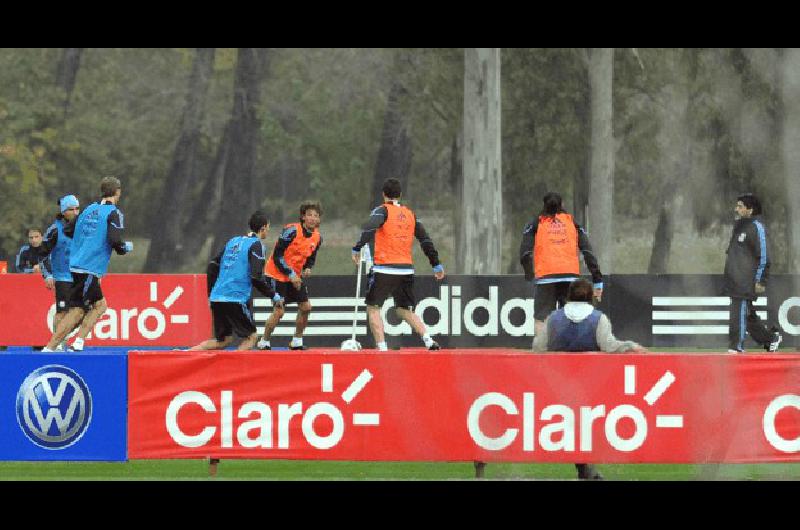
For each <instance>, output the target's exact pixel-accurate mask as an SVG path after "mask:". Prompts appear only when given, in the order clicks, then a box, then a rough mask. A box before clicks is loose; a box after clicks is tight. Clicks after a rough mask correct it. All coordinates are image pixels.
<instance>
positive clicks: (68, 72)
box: [56, 48, 83, 118]
mask: <svg viewBox="0 0 800 530" xmlns="http://www.w3.org/2000/svg"><path fill="white" fill-rule="evenodd" d="M81 55H83V48H64V50H63V51H62V52H61V60H60V61H58V67H57V68H56V85H58V86H59V87H61V88H62V89H63V90H64V117H65V118H66V116H67V112H68V111H69V102H70V99H71V98H72V90H73V89H74V88H75V81H76V80H77V78H78V69H79V68H80V65H81Z"/></svg>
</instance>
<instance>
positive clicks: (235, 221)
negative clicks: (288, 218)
mask: <svg viewBox="0 0 800 530" xmlns="http://www.w3.org/2000/svg"><path fill="white" fill-rule="evenodd" d="M265 63H266V54H265V53H264V52H263V51H260V50H258V49H256V48H240V49H239V53H238V60H237V63H236V73H235V80H234V87H233V91H234V95H233V111H232V113H231V119H230V122H229V130H228V133H229V135H230V137H229V141H230V145H229V146H228V149H229V151H228V156H227V163H226V164H225V167H224V173H223V183H222V203H221V205H220V214H219V219H218V222H216V224H215V225H214V243H213V244H212V251H211V252H214V251H215V250H216V249H220V248H222V247H223V246H224V245H225V243H226V242H227V240H228V239H229V238H231V237H232V236H234V235H236V234H241V233H244V232H246V231H247V220H248V219H249V218H250V214H251V213H253V211H254V210H255V209H256V208H257V207H258V206H259V205H260V204H261V197H259V196H257V195H256V194H255V193H253V190H254V189H255V188H257V187H258V186H257V185H256V178H257V168H256V154H257V151H256V149H257V146H258V133H259V128H260V121H259V119H258V113H257V110H258V107H259V104H260V100H261V97H260V93H259V92H260V91H259V88H260V83H261V79H262V76H263V74H264V72H265V70H266V64H265Z"/></svg>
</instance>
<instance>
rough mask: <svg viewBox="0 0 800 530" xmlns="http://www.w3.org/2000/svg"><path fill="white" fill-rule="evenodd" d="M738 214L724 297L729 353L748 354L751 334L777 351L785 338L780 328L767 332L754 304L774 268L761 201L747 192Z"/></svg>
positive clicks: (737, 207) (772, 328) (729, 244)
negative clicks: (747, 341)
mask: <svg viewBox="0 0 800 530" xmlns="http://www.w3.org/2000/svg"><path fill="white" fill-rule="evenodd" d="M734 211H735V212H736V223H735V224H734V225H733V233H732V234H731V240H730V243H728V250H727V251H726V254H727V257H726V259H725V276H724V281H725V287H724V294H726V295H727V296H730V298H731V310H730V317H729V318H730V320H729V327H728V352H729V353H742V352H744V339H745V337H746V334H747V333H748V332H749V333H750V336H751V337H753V340H755V341H756V342H757V343H759V344H761V345H762V346H763V347H764V349H765V350H767V351H770V352H774V351H777V349H778V345H780V343H781V341H782V340H783V337H782V336H781V334H780V333H779V332H778V328H777V327H775V326H772V327H771V328H770V329H767V327H766V326H765V325H764V323H763V322H762V321H761V319H760V318H758V313H756V310H755V309H754V308H753V301H754V300H755V299H756V298H757V297H758V295H760V294H763V293H764V292H765V291H766V283H767V278H768V276H769V266H770V260H769V255H768V253H767V230H766V228H765V227H764V222H763V221H762V220H761V202H760V201H759V200H758V198H757V197H756V196H755V195H752V194H750V193H746V194H744V195H740V196H739V197H737V200H736V206H735V207H734Z"/></svg>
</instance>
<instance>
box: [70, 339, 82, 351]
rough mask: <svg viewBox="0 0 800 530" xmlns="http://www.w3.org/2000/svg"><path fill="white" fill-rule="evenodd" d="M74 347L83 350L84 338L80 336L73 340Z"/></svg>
mask: <svg viewBox="0 0 800 530" xmlns="http://www.w3.org/2000/svg"><path fill="white" fill-rule="evenodd" d="M72 347H73V348H74V349H76V350H82V349H83V339H82V338H80V337H78V338H77V339H75V340H74V341H73V343H72Z"/></svg>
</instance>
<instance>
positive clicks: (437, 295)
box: [0, 274, 800, 351]
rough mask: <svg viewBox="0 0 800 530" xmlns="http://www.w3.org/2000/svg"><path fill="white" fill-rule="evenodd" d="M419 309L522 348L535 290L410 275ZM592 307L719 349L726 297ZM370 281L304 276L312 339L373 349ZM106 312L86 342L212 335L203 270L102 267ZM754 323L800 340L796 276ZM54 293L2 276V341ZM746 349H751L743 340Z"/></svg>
mask: <svg viewBox="0 0 800 530" xmlns="http://www.w3.org/2000/svg"><path fill="white" fill-rule="evenodd" d="M414 282H415V287H414V290H415V293H416V297H417V302H418V303H417V307H416V312H417V313H418V314H419V315H421V316H422V319H423V321H424V322H425V324H426V326H427V327H428V331H429V332H430V334H431V335H432V336H433V337H434V338H435V340H436V341H437V342H438V343H439V344H440V345H441V346H442V347H443V348H475V347H479V348H519V349H528V348H530V345H531V342H532V339H533V308H534V304H535V300H534V298H533V286H532V284H531V283H530V282H526V281H525V280H524V279H523V278H522V276H521V275H507V276H459V275H454V276H448V277H446V278H445V280H444V281H443V282H437V281H436V280H434V279H433V277H432V276H430V275H420V276H417V277H416V278H415V280H414ZM604 283H605V289H604V294H603V301H602V303H600V304H599V306H598V307H599V309H600V310H602V311H603V312H604V313H606V314H607V315H608V316H609V317H610V319H611V322H612V324H613V328H614V333H615V335H616V336H617V337H619V338H622V339H630V340H635V341H637V342H640V343H642V344H644V345H646V346H649V347H654V348H658V347H681V348H692V347H697V348H718V349H719V351H725V350H727V346H728V339H727V334H728V314H729V310H730V299H729V298H727V297H724V296H721V292H722V276H721V275H613V276H608V277H606V278H605V280H604ZM365 286H366V281H362V282H361V293H360V297H359V298H358V299H355V298H354V295H355V287H356V278H355V276H315V277H311V278H309V279H308V289H309V293H310V296H311V298H310V301H311V304H312V306H313V312H312V313H311V315H310V319H309V322H308V326H307V328H306V330H305V333H304V343H305V344H306V345H307V346H308V347H312V348H313V347H338V346H339V345H340V344H341V343H342V341H344V340H346V339H349V338H350V337H351V334H352V332H353V313H354V309H355V308H356V303H357V304H358V306H357V312H356V315H355V316H356V326H355V332H356V340H358V341H360V342H361V343H362V344H363V345H364V347H366V348H372V347H374V341H373V340H372V336H371V335H370V333H369V330H368V329H367V320H366V312H365V309H364V292H365V289H366V287H365ZM102 289H103V292H104V293H105V295H106V299H107V301H108V304H109V309H108V310H107V311H106V313H105V315H103V317H101V318H100V320H99V321H98V322H97V324H96V325H95V327H94V330H93V332H92V334H91V335H90V338H89V339H88V340H87V341H86V345H87V346H126V347H130V348H135V347H152V346H161V347H179V348H186V347H188V346H192V345H194V344H198V343H199V342H201V341H202V340H205V339H207V338H209V337H210V336H211V314H210V311H209V305H208V298H207V292H206V278H205V275H202V274H194V275H192V274H109V275H107V276H105V277H104V278H103V280H102ZM754 306H755V308H756V310H757V311H758V314H759V315H760V316H761V318H762V319H765V320H767V321H768V322H769V324H770V325H775V326H776V327H778V328H779V329H780V330H781V333H782V334H783V339H784V342H783V343H782V344H781V347H783V348H785V347H790V348H792V347H793V348H795V349H797V348H798V347H800V276H791V275H772V276H771V278H770V282H769V284H768V286H767V292H766V293H765V294H764V295H762V296H760V297H759V298H758V299H757V300H756V301H755V304H754ZM392 307H393V301H392V300H391V298H390V299H388V300H387V301H386V303H384V304H383V306H382V308H381V313H382V314H383V315H384V318H385V320H386V326H385V332H386V340H387V343H388V345H389V347H390V348H400V347H403V348H406V347H419V346H421V345H422V342H421V341H420V339H419V337H417V336H416V335H414V334H413V333H412V332H411V329H410V328H409V326H408V325H407V324H405V323H404V322H402V321H400V319H399V318H398V317H397V316H396V315H395V312H394V311H393V310H392V309H391V308H392ZM252 309H253V316H254V319H255V322H256V327H257V330H258V332H259V333H262V332H263V329H264V322H265V321H266V320H267V319H268V318H269V316H270V314H271V312H272V302H271V301H270V300H268V299H265V298H262V297H260V296H257V297H256V298H254V300H253V308H252ZM54 312H55V300H54V297H53V292H52V291H48V290H47V289H46V288H45V286H44V281H43V280H42V278H41V277H38V276H36V275H27V274H6V275H0V314H2V315H6V316H8V315H11V320H12V322H13V325H5V326H2V328H1V329H0V345H6V346H37V345H38V346H41V345H43V344H45V343H46V342H47V340H48V338H49V337H50V327H49V326H51V325H52V319H53V313H54ZM296 317H297V306H296V305H294V304H291V305H289V306H287V308H286V313H285V314H284V316H283V318H282V319H281V321H280V323H279V324H278V326H277V328H276V329H275V331H274V333H273V336H272V344H273V346H275V347H286V346H288V344H289V341H290V339H291V336H292V335H293V334H294V323H295V319H296ZM745 346H746V347H748V348H753V347H755V343H754V342H752V341H751V340H748V341H746V343H745Z"/></svg>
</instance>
